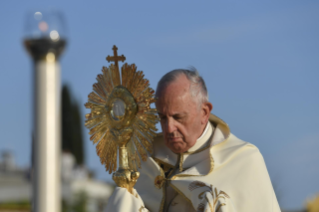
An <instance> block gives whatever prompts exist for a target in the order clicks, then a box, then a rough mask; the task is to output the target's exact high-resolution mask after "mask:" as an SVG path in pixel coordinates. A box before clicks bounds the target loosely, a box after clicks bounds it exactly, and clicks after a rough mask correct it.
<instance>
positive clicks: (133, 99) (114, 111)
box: [85, 46, 158, 193]
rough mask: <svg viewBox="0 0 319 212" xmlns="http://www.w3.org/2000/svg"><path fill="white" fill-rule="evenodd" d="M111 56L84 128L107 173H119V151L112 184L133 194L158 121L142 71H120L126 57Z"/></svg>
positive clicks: (132, 68)
mask: <svg viewBox="0 0 319 212" xmlns="http://www.w3.org/2000/svg"><path fill="white" fill-rule="evenodd" d="M113 51H114V56H108V57H107V58H106V59H107V61H108V62H110V61H114V64H111V65H110V66H109V67H103V68H102V74H99V75H97V78H96V79H97V83H95V84H93V92H91V93H90V94H89V96H88V102H87V103H86V104H85V107H86V108H88V109H91V113H89V114H87V115H86V116H85V118H86V121H85V126H86V127H87V128H89V129H90V132H89V134H90V135H91V137H90V140H91V141H92V142H93V144H97V145H96V152H97V154H98V156H99V157H100V161H101V163H102V164H104V165H105V168H106V171H109V173H112V172H115V171H116V169H117V152H118V151H117V149H119V169H118V170H117V171H116V172H115V173H113V180H114V181H115V182H116V184H117V185H118V186H120V187H125V188H127V189H128V190H129V191H130V192H131V193H132V189H133V186H134V184H135V183H136V180H137V178H138V177H139V172H137V169H138V168H140V166H141V159H142V160H143V161H146V159H147V154H148V153H152V141H153V137H154V136H156V133H155V132H156V131H157V129H156V127H155V125H156V123H157V121H158V117H157V112H156V109H154V108H151V107H150V104H151V103H153V102H155V99H154V90H153V89H151V88H150V87H149V81H148V80H147V79H145V78H144V75H143V72H142V71H137V68H136V66H135V64H131V65H129V64H127V63H125V64H124V65H123V66H122V67H121V76H120V70H119V66H118V61H122V62H124V60H125V57H124V56H123V55H122V56H118V55H117V47H116V46H113Z"/></svg>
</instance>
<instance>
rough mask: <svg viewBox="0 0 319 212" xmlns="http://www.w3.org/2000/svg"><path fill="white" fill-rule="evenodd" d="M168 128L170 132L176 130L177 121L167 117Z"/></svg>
mask: <svg viewBox="0 0 319 212" xmlns="http://www.w3.org/2000/svg"><path fill="white" fill-rule="evenodd" d="M166 128H167V132H168V133H172V132H174V131H176V126H175V121H174V119H172V118H168V119H167V123H166Z"/></svg>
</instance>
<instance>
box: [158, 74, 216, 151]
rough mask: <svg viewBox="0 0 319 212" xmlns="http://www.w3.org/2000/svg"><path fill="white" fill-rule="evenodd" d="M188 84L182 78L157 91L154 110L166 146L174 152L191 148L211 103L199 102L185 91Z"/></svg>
mask: <svg viewBox="0 0 319 212" xmlns="http://www.w3.org/2000/svg"><path fill="white" fill-rule="evenodd" d="M189 88H190V82H189V80H188V79H187V78H186V76H185V75H181V76H179V77H178V79H177V80H175V81H174V82H172V83H170V84H169V85H167V86H166V87H165V88H163V89H162V90H161V91H158V94H159V95H158V100H157V102H156V108H157V110H158V114H159V117H160V119H161V126H162V131H163V135H164V140H165V144H166V146H167V147H168V148H169V149H171V150H172V151H173V152H174V153H182V152H186V151H187V150H188V149H189V148H191V147H192V146H194V144H195V143H196V140H197V138H198V137H200V135H201V134H202V132H203V131H204V129H205V127H206V124H207V121H208V118H209V114H210V111H211V109H212V104H211V103H204V104H202V105H201V106H200V107H199V105H198V104H199V103H198V102H197V100H196V99H194V97H192V96H191V94H190V92H189Z"/></svg>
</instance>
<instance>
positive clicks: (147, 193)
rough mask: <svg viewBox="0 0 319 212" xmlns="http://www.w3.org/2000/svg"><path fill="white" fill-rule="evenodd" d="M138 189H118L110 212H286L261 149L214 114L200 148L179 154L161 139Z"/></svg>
mask: <svg viewBox="0 0 319 212" xmlns="http://www.w3.org/2000/svg"><path fill="white" fill-rule="evenodd" d="M139 172H140V173H141V176H140V178H139V179H138V181H137V183H136V185H135V189H136V191H137V193H135V194H134V195H132V194H130V193H129V192H128V191H126V189H124V188H117V189H116V190H115V192H114V193H113V194H112V196H111V197H110V199H109V202H108V206H107V209H106V211H129V212H133V211H134V212H135V211H148V210H149V211H151V212H155V211H156V212H157V211H160V212H161V211H168V212H173V211H185V212H193V211H203V212H204V211H209V212H215V211H216V212H217V211H219V212H226V211H227V212H280V208H279V205H278V202H277V199H276V196H275V193H274V190H273V187H272V185H271V181H270V178H269V175H268V172H267V169H266V166H265V163H264V160H263V157H262V155H261V154H260V152H259V150H258V149H257V147H255V146H254V145H252V144H250V143H247V142H244V141H242V140H240V139H238V138H237V137H236V136H234V135H233V134H231V133H230V130H229V128H228V126H227V124H226V123H225V122H223V121H222V120H221V119H219V118H218V117H216V116H214V115H211V116H210V123H208V125H207V126H206V128H205V131H204V132H203V134H202V136H201V137H200V138H198V140H197V142H196V144H195V145H194V146H193V147H192V148H190V149H189V151H187V152H186V153H182V154H175V153H173V152H172V151H171V150H169V149H168V148H167V147H166V146H165V144H164V141H163V137H162V136H158V137H157V138H156V139H155V141H154V153H153V155H152V156H150V157H149V158H148V159H147V161H145V162H142V167H141V169H140V170H139Z"/></svg>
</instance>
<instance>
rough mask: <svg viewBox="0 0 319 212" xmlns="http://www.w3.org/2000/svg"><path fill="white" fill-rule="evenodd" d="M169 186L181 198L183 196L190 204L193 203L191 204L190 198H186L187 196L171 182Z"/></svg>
mask: <svg viewBox="0 0 319 212" xmlns="http://www.w3.org/2000/svg"><path fill="white" fill-rule="evenodd" d="M169 186H171V187H172V188H173V189H174V190H175V191H176V192H177V193H178V194H179V195H181V196H182V197H183V198H185V200H186V201H187V202H189V203H190V204H191V205H193V204H192V201H191V200H190V199H188V198H187V197H186V196H185V194H183V192H181V191H180V190H179V189H178V188H177V187H176V186H174V185H173V184H172V183H170V184H169Z"/></svg>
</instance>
